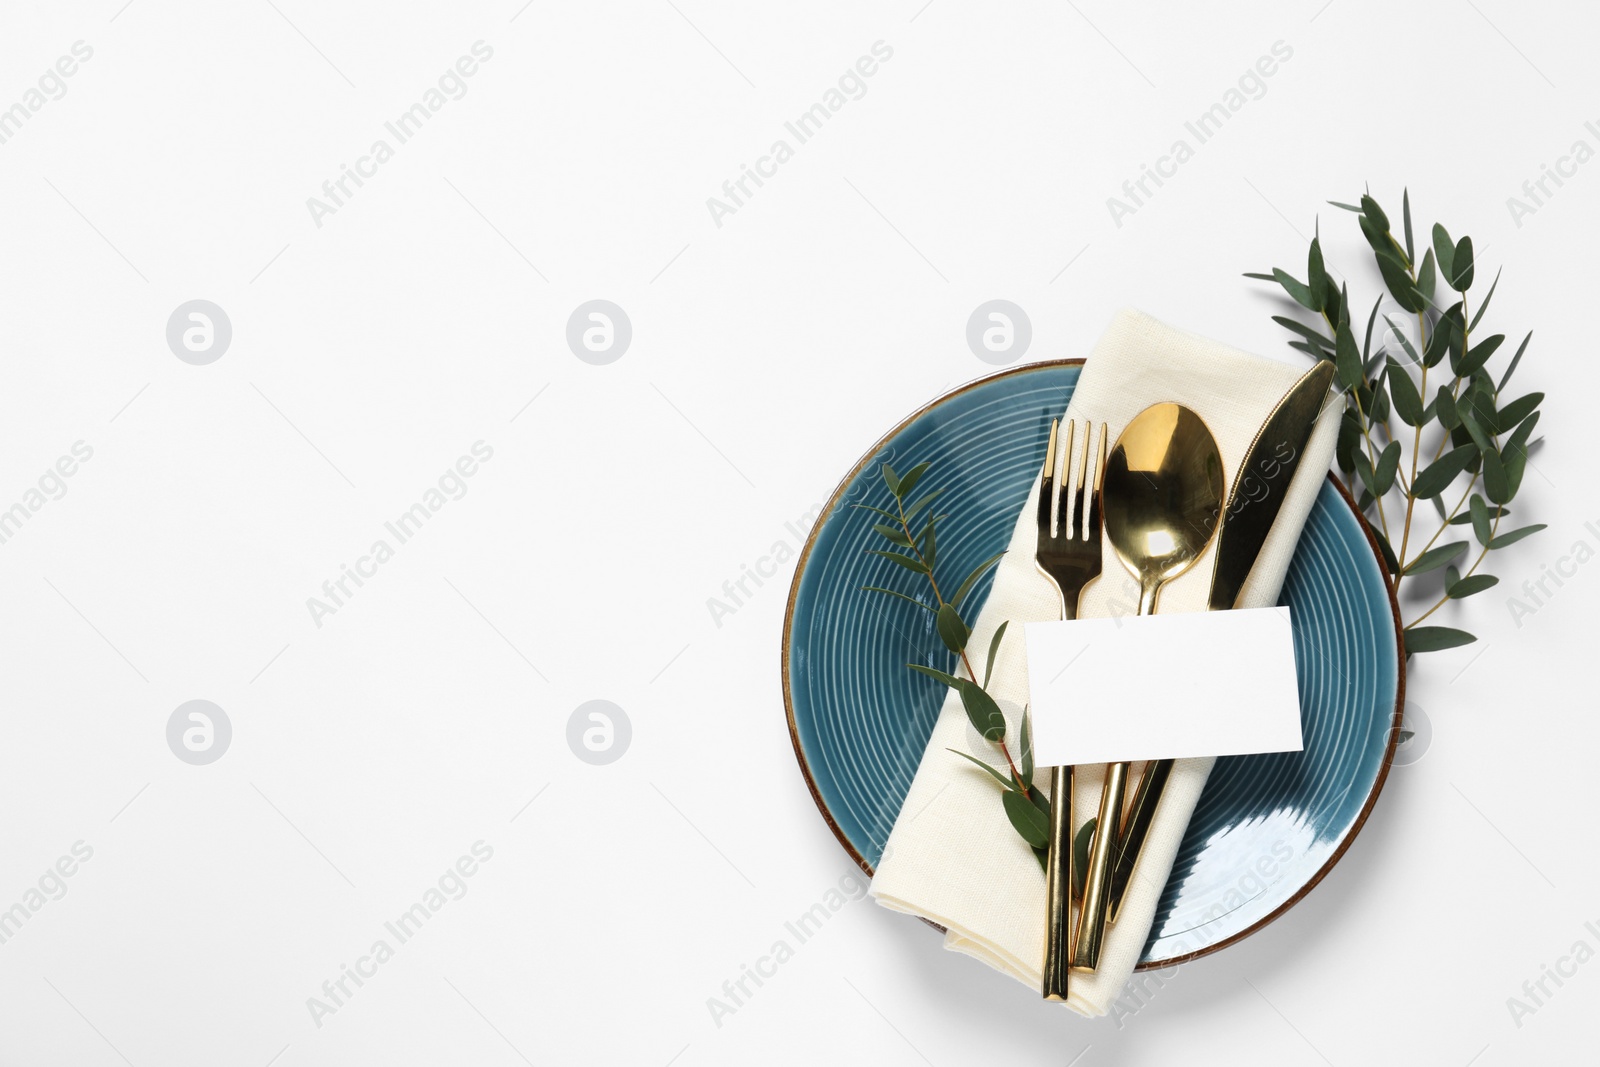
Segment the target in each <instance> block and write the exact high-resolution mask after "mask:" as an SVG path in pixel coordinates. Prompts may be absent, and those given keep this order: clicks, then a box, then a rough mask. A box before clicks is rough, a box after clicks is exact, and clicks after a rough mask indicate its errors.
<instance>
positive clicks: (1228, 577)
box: [1210, 360, 1334, 611]
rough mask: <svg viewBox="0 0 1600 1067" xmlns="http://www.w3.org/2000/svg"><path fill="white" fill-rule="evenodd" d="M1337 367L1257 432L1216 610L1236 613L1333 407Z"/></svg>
mask: <svg viewBox="0 0 1600 1067" xmlns="http://www.w3.org/2000/svg"><path fill="white" fill-rule="evenodd" d="M1333 371H1334V367H1333V362H1332V361H1331V360H1322V361H1321V362H1319V363H1318V364H1317V365H1316V366H1315V367H1312V368H1311V369H1310V370H1308V371H1306V372H1305V373H1304V374H1303V375H1301V376H1300V380H1299V381H1297V382H1295V383H1294V386H1293V387H1292V388H1291V389H1290V390H1289V391H1288V392H1287V393H1285V394H1284V396H1283V399H1282V400H1280V401H1278V406H1277V407H1275V408H1273V409H1272V414H1271V415H1270V416H1268V417H1267V421H1266V422H1265V423H1264V424H1263V425H1262V427H1261V429H1260V430H1259V431H1258V432H1257V433H1256V438H1255V440H1254V441H1252V442H1250V448H1249V449H1248V450H1247V451H1246V452H1245V454H1244V461H1243V462H1242V463H1240V464H1239V472H1238V474H1236V475H1234V479H1233V488H1232V490H1230V491H1229V493H1228V503H1227V505H1226V507H1225V509H1224V511H1223V513H1222V519H1221V528H1220V529H1219V530H1218V532H1217V567H1216V570H1215V571H1213V572H1212V576H1211V596H1210V609H1211V610H1212V611H1221V610H1223V609H1226V608H1231V607H1233V606H1234V604H1235V603H1237V602H1238V599H1239V591H1240V590H1241V589H1243V588H1244V583H1245V579H1246V578H1248V577H1250V571H1251V570H1252V569H1253V568H1254V567H1255V563H1256V557H1257V556H1259V555H1260V554H1261V546H1263V545H1264V544H1266V543H1267V535H1268V534H1269V533H1271V532H1272V524H1273V522H1274V521H1275V520H1276V519H1277V517H1278V511H1279V509H1281V508H1282V507H1283V501H1284V497H1286V496H1288V490H1289V483H1290V482H1291V481H1292V480H1293V479H1294V472H1295V471H1296V470H1298V469H1299V467H1300V458H1301V456H1302V455H1303V454H1304V453H1305V450H1306V442H1307V441H1309V440H1310V439H1311V431H1312V430H1314V429H1315V428H1316V424H1317V415H1318V414H1320V413H1321V411H1322V406H1323V404H1324V403H1326V402H1327V398H1328V386H1329V384H1330V383H1331V382H1332V381H1333Z"/></svg>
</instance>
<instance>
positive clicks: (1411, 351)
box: [1383, 315, 1422, 363]
mask: <svg viewBox="0 0 1600 1067" xmlns="http://www.w3.org/2000/svg"><path fill="white" fill-rule="evenodd" d="M1383 321H1384V322H1386V323H1388V324H1389V329H1390V330H1392V331H1394V335H1395V336H1396V337H1398V338H1399V339H1400V347H1401V348H1403V349H1404V350H1405V353H1406V355H1407V356H1409V357H1410V358H1411V362H1413V363H1421V362H1422V357H1421V356H1420V355H1418V354H1417V350H1416V348H1415V347H1414V346H1413V345H1412V344H1411V338H1409V337H1407V336H1406V331H1405V328H1404V327H1403V326H1401V325H1400V324H1399V323H1397V322H1395V321H1394V320H1393V319H1391V318H1390V317H1389V316H1387V315H1385V316H1384V317H1383Z"/></svg>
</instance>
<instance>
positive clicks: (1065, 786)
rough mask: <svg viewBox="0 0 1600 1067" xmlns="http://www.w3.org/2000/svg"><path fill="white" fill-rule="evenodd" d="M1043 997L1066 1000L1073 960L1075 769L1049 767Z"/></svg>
mask: <svg viewBox="0 0 1600 1067" xmlns="http://www.w3.org/2000/svg"><path fill="white" fill-rule="evenodd" d="M1044 895H1045V907H1046V911H1045V930H1044V998H1045V999H1046V1000H1066V999H1067V974H1068V971H1069V970H1070V968H1071V963H1072V768H1071V767H1053V768H1051V770H1050V854H1049V856H1048V858H1047V859H1046V860H1045V867H1044Z"/></svg>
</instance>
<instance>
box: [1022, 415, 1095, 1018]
mask: <svg viewBox="0 0 1600 1067" xmlns="http://www.w3.org/2000/svg"><path fill="white" fill-rule="evenodd" d="M1059 425H1060V422H1059V420H1057V421H1054V422H1051V424H1050V444H1049V446H1048V447H1047V448H1046V450H1045V456H1044V474H1043V477H1042V480H1041V483H1040V489H1039V512H1038V526H1039V544H1038V548H1037V549H1036V550H1035V552H1034V562H1035V563H1036V564H1037V565H1038V567H1039V570H1040V571H1042V572H1044V574H1045V575H1046V576H1047V577H1048V578H1049V579H1050V580H1051V581H1052V582H1054V583H1055V586H1056V590H1057V592H1059V593H1060V594H1061V617H1062V618H1063V619H1074V618H1077V616H1078V602H1079V600H1080V599H1081V598H1082V597H1083V590H1084V587H1085V586H1087V585H1088V584H1089V583H1090V582H1092V581H1094V580H1095V579H1096V578H1098V577H1099V576H1100V560H1101V552H1100V485H1101V482H1102V481H1103V480H1104V477H1105V468H1106V426H1105V424H1104V423H1101V424H1100V448H1099V451H1098V453H1097V456H1098V458H1097V459H1096V461H1095V468H1094V485H1093V486H1092V487H1091V486H1090V485H1089V484H1088V479H1089V449H1090V446H1091V445H1092V444H1093V443H1094V424H1093V423H1092V422H1089V421H1085V422H1084V424H1083V456H1082V458H1081V460H1080V462H1079V463H1078V464H1077V471H1076V474H1075V475H1074V474H1073V471H1072V467H1073V463H1072V459H1073V456H1072V445H1073V438H1074V437H1075V436H1076V433H1075V431H1076V422H1075V420H1068V422H1067V441H1066V449H1065V451H1064V453H1063V454H1061V455H1060V456H1058V455H1057V453H1056V433H1057V430H1058V428H1059ZM1069 483H1070V484H1069ZM1058 485H1059V486H1060V489H1061V492H1060V495H1059V502H1058V499H1057V493H1056V487H1057V486H1058ZM1069 493H1070V494H1071V496H1070V502H1071V504H1072V510H1071V512H1070V514H1069V513H1068V511H1067V504H1068V502H1069V496H1068V494H1069ZM1080 534H1081V536H1080ZM1071 901H1072V768H1071V767H1053V768H1051V771H1050V855H1049V859H1048V860H1047V861H1046V863H1045V907H1046V913H1045V953H1044V987H1043V990H1042V992H1043V994H1044V997H1045V999H1046V1000H1065V999H1066V997H1067V981H1068V978H1067V976H1068V971H1069V969H1070V964H1071V962H1072V952H1071V944H1070V940H1071V936H1072V934H1071V931H1072V921H1071V920H1072V903H1071Z"/></svg>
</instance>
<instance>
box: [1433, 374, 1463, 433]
mask: <svg viewBox="0 0 1600 1067" xmlns="http://www.w3.org/2000/svg"><path fill="white" fill-rule="evenodd" d="M1433 410H1434V414H1435V415H1437V416H1438V418H1439V425H1440V426H1443V427H1444V428H1445V429H1446V430H1453V429H1455V428H1456V427H1457V426H1460V425H1461V416H1460V415H1458V414H1456V397H1455V394H1454V393H1452V392H1451V391H1450V389H1449V387H1447V386H1443V385H1441V386H1439V395H1438V396H1436V397H1434V398H1433Z"/></svg>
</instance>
